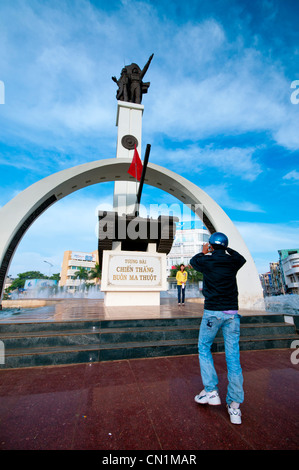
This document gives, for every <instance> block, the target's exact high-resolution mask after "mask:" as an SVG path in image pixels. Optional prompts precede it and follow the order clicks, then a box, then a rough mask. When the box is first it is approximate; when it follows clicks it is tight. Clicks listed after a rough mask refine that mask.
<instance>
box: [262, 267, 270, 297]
mask: <svg viewBox="0 0 299 470" xmlns="http://www.w3.org/2000/svg"><path fill="white" fill-rule="evenodd" d="M260 281H261V284H262V288H263V293H264V297H266V296H268V295H272V277H271V273H270V272H268V273H265V274H260Z"/></svg>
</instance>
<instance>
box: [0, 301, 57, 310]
mask: <svg viewBox="0 0 299 470" xmlns="http://www.w3.org/2000/svg"><path fill="white" fill-rule="evenodd" d="M61 300H63V299H15V300H2V308H37V307H45V306H47V305H54V304H56V303H57V302H61Z"/></svg>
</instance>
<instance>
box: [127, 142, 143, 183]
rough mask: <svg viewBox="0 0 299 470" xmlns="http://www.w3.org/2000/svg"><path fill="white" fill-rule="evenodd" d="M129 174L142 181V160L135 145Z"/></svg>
mask: <svg viewBox="0 0 299 470" xmlns="http://www.w3.org/2000/svg"><path fill="white" fill-rule="evenodd" d="M128 173H129V175H131V176H133V177H134V178H136V179H137V180H138V181H140V179H141V175H142V161H141V160H140V157H139V153H138V151H137V148H136V145H135V150H134V155H133V160H132V163H131V165H130V167H129V169H128Z"/></svg>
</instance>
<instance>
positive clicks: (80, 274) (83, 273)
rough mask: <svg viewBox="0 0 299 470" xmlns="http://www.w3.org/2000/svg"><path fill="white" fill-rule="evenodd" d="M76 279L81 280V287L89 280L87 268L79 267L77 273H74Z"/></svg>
mask: <svg viewBox="0 0 299 470" xmlns="http://www.w3.org/2000/svg"><path fill="white" fill-rule="evenodd" d="M74 278H75V279H80V286H81V285H82V281H83V280H86V279H88V272H87V270H86V268H83V267H82V266H79V267H78V269H77V271H76V272H75V273H74Z"/></svg>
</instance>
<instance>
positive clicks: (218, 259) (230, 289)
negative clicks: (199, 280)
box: [190, 248, 246, 311]
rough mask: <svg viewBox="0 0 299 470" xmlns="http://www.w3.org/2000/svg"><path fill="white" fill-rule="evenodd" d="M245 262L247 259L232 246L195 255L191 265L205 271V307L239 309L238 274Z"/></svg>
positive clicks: (202, 271)
mask: <svg viewBox="0 0 299 470" xmlns="http://www.w3.org/2000/svg"><path fill="white" fill-rule="evenodd" d="M245 263H246V259H245V258H243V256H242V255H240V254H239V253H238V252H237V251H235V250H233V249H232V248H226V250H215V251H213V252H212V253H211V254H207V255H204V254H203V253H198V254H197V255H195V256H193V258H192V259H191V260H190V264H191V266H192V267H193V268H194V269H196V271H200V272H201V273H203V289H202V293H203V295H204V297H205V303H204V308H205V309H207V310H222V311H223V310H238V287H237V280H236V275H237V272H238V271H239V269H240V268H241V267H242V266H243V264H245Z"/></svg>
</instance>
